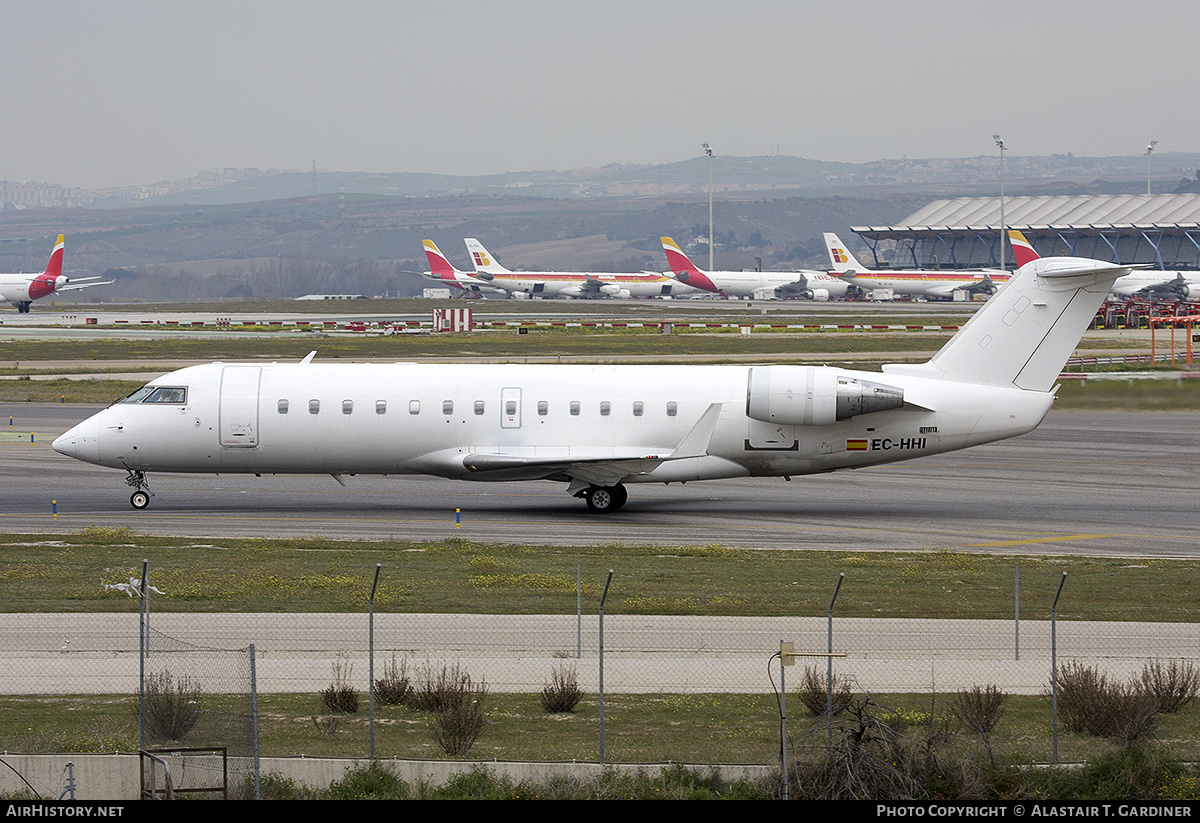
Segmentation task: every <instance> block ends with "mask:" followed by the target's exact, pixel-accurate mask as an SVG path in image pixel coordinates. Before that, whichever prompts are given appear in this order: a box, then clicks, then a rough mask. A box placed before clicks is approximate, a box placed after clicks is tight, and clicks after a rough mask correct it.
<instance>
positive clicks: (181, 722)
mask: <svg viewBox="0 0 1200 823" xmlns="http://www.w3.org/2000/svg"><path fill="white" fill-rule="evenodd" d="M144 692H145V696H146V736H147V737H149V738H150V739H152V740H182V739H183V738H184V736H185V735H186V734H187V733H188V732H190V731H191V730H192V729H193V728H195V726H196V724H197V723H198V722H200V706H199V700H200V694H201V691H200V684H199V683H196V682H195V681H193V680H192V679H191V678H188V677H183V678H180V679H179V680H175V679H174V678H173V677H171V673H170V672H168V671H164V672H162V673H160V674H150V675H147V676H146V682H145V687H144Z"/></svg>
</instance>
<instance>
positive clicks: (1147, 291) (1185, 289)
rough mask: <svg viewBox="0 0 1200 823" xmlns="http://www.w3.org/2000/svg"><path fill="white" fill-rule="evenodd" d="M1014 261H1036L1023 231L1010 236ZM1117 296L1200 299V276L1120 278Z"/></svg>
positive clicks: (1137, 274) (1137, 275) (1147, 273)
mask: <svg viewBox="0 0 1200 823" xmlns="http://www.w3.org/2000/svg"><path fill="white" fill-rule="evenodd" d="M1008 237H1009V242H1010V245H1011V246H1012V250H1013V259H1014V260H1016V261H1017V265H1018V266H1023V265H1025V264H1026V263H1028V262H1029V261H1030V260H1036V259H1037V258H1038V253H1037V252H1036V251H1035V250H1034V248H1033V244H1032V243H1030V242H1029V241H1028V240H1026V239H1025V235H1023V234H1021V232H1019V231H1010V232H1009V233H1008ZM1112 294H1113V296H1114V297H1123V298H1128V297H1151V298H1158V299H1160V300H1188V301H1197V300H1200V273H1197V272H1187V273H1185V272H1180V271H1155V270H1149V271H1139V272H1134V273H1133V274H1127V275H1125V276H1124V277H1118V278H1117V282H1116V283H1114V284H1113V288H1112Z"/></svg>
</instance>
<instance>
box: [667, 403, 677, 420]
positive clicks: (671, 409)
mask: <svg viewBox="0 0 1200 823" xmlns="http://www.w3.org/2000/svg"><path fill="white" fill-rule="evenodd" d="M678 413H679V404H678V403H676V402H675V401H674V400H672V401H671V402H670V403H668V404H667V417H674V416H675V415H676V414H678Z"/></svg>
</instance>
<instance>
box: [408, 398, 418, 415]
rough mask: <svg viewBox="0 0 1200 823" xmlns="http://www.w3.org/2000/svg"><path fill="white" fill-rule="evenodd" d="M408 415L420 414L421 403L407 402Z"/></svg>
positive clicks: (416, 401)
mask: <svg viewBox="0 0 1200 823" xmlns="http://www.w3.org/2000/svg"><path fill="white" fill-rule="evenodd" d="M408 413H409V414H420V413H421V401H420V400H409V401H408Z"/></svg>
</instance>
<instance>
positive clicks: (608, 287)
mask: <svg viewBox="0 0 1200 823" xmlns="http://www.w3.org/2000/svg"><path fill="white" fill-rule="evenodd" d="M463 242H465V243H466V244H467V251H468V252H469V253H470V255H471V262H472V264H473V265H474V266H475V276H476V277H477V278H479V279H480V280H481V281H484V282H486V283H487V284H488V285H491V286H495V287H497V288H501V289H504V290H505V291H508V292H511V293H512V295H513V297H532V296H541V297H573V298H596V297H615V298H626V299H627V298H631V297H671V296H675V295H681V294H695V293H696V292H697V291H698V289H695V288H693V287H692V286H689V285H686V284H684V283H679V282H677V281H676V280H675V279H674V278H672V277H668V276H667V275H665V274H661V273H659V272H650V271H644V272H626V273H620V274H618V273H612V272H581V271H536V272H535V271H509V270H508V269H506V268H505V267H504V266H502V265H500V264H499V263H498V262H497V261H496V256H495V255H494V254H492V253H491V252H489V251H488V250H487V249H485V248H484V247H483V244H482V243H480V242H479V241H478V240H476V239H475V238H474V237H467V238H465V239H464V241H463Z"/></svg>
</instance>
